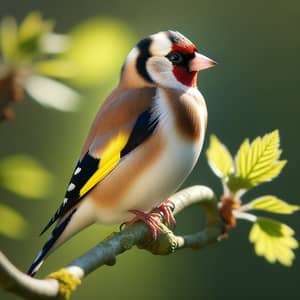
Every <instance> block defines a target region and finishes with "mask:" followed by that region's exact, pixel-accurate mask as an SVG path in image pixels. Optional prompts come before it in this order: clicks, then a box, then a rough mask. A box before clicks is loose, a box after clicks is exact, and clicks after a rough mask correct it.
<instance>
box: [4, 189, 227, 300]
mask: <svg viewBox="0 0 300 300" xmlns="http://www.w3.org/2000/svg"><path fill="white" fill-rule="evenodd" d="M169 200H171V201H172V202H173V203H174V210H173V213H174V215H176V214H177V213H179V212H181V211H182V210H184V209H185V208H187V207H189V206H191V205H195V204H198V205H200V207H202V208H203V209H204V211H205V215H206V225H205V228H204V229H203V230H202V231H199V232H196V233H194V234H188V235H182V236H181V235H174V233H173V232H172V231H171V230H170V229H169V228H167V227H166V226H165V225H164V224H163V223H161V225H160V226H161V227H162V229H163V234H162V235H161V236H160V237H159V238H158V239H157V240H156V241H152V239H151V233H150V230H149V228H148V227H147V226H146V225H145V224H144V223H141V222H139V223H136V224H134V225H132V226H128V227H127V228H125V229H124V230H122V231H121V232H118V233H112V234H111V235H110V236H109V237H107V238H106V239H105V240H104V241H102V242H101V243H99V244H98V245H97V246H96V247H95V248H93V249H91V250H90V251H88V252H87V253H85V254H84V255H82V256H81V257H79V258H78V259H76V260H74V261H73V262H71V263H70V264H69V265H68V266H67V267H65V268H64V269H62V270H61V271H58V272H55V273H53V274H50V275H49V277H51V278H46V279H34V278H31V277H29V276H27V275H26V274H24V273H22V272H21V271H20V270H18V269H17V268H16V267H15V266H14V265H13V264H12V263H10V262H9V261H8V259H7V258H6V257H5V256H4V254H2V253H1V252H0V284H1V286H2V287H3V288H4V289H5V290H7V291H10V292H12V293H14V294H16V295H19V296H20V297H23V298H30V299H61V297H63V298H68V297H69V296H70V294H71V292H72V291H73V290H74V289H75V286H76V285H77V284H78V282H79V280H81V279H82V278H84V277H85V276H87V275H88V274H89V273H91V272H92V271H94V270H95V269H97V268H99V267H101V266H102V265H105V264H106V265H113V264H114V263H115V261H116V256H117V255H119V254H121V253H123V252H125V251H127V250H129V249H130V248H132V247H133V246H135V245H136V246H138V247H139V248H142V249H145V250H148V251H151V252H152V253H153V254H158V255H167V254H171V253H172V252H174V251H175V250H179V249H184V248H193V249H200V248H202V247H205V246H207V245H209V244H211V243H215V242H217V241H218V240H219V239H220V237H221V236H222V234H223V233H224V223H223V221H222V220H221V218H220V214H219V209H218V206H217V201H216V198H215V195H214V193H213V191H212V190H211V189H210V188H208V187H205V186H193V187H190V188H187V189H184V190H182V191H180V192H178V193H176V194H174V195H173V196H172V197H170V199H169ZM161 221H163V220H161Z"/></svg>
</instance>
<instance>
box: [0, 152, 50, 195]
mask: <svg viewBox="0 0 300 300" xmlns="http://www.w3.org/2000/svg"><path fill="white" fill-rule="evenodd" d="M51 183H52V176H51V175H50V173H49V172H48V171H47V170H46V169H45V168H44V167H43V166H42V165H41V164H40V163H39V162H38V161H36V160H35V159H33V158H32V157H30V156H26V155H13V156H9V157H6V158H5V159H2V160H1V161H0V186H1V187H3V188H6V189H7V190H9V191H11V192H13V193H15V194H17V195H19V196H22V197H25V198H29V199H38V198H42V197H45V196H46V195H47V194H48V193H49V192H50V188H51Z"/></svg>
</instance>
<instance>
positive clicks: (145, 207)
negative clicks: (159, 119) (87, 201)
mask: <svg viewBox="0 0 300 300" xmlns="http://www.w3.org/2000/svg"><path fill="white" fill-rule="evenodd" d="M201 147H202V139H199V141H197V142H194V143H192V142H190V141H189V142H187V141H184V140H183V139H181V138H180V137H179V136H177V135H176V134H175V133H171V134H170V131H169V132H168V134H166V133H163V130H161V133H160V134H154V135H152V136H151V137H150V138H149V139H148V140H147V141H146V142H145V143H144V144H143V146H142V147H138V148H136V149H135V150H134V151H133V152H132V153H130V154H128V155H127V156H126V157H125V158H124V159H123V161H122V162H121V163H120V164H119V166H118V167H117V168H116V169H115V170H114V171H113V172H112V173H111V174H109V175H108V176H107V178H105V179H104V180H103V182H101V183H99V184H98V185H97V187H96V188H95V189H96V191H95V192H94V193H93V195H94V196H93V197H95V198H94V199H93V202H94V203H95V205H96V206H97V208H96V209H95V211H96V218H97V221H98V222H100V223H108V224H109V223H121V222H124V221H127V220H129V219H131V218H132V217H133V215H132V214H131V213H128V210H130V209H138V210H141V211H144V212H148V211H150V210H152V209H153V208H154V207H157V206H159V205H160V204H161V203H162V202H163V201H164V200H166V199H167V198H168V197H169V196H170V195H171V194H172V193H174V192H175V191H176V189H177V188H178V187H179V186H180V184H181V183H182V182H183V181H184V179H185V178H186V177H187V176H188V174H189V173H190V172H191V170H192V169H193V167H194V165H195V163H196V161H197V159H198V157H199V154H200V151H201Z"/></svg>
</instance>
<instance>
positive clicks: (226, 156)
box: [206, 135, 234, 178]
mask: <svg viewBox="0 0 300 300" xmlns="http://www.w3.org/2000/svg"><path fill="white" fill-rule="evenodd" d="M206 155H207V159H208V163H209V165H210V167H211V169H212V170H213V172H214V173H215V174H216V175H217V176H218V177H221V178H224V177H227V176H228V175H229V173H230V172H232V171H233V168H234V166H233V159H232V157H231V154H230V152H229V151H228V149H227V148H226V146H225V145H224V144H222V143H221V142H220V141H219V140H218V138H217V137H216V136H215V135H211V136H210V143H209V147H208V150H207V152H206Z"/></svg>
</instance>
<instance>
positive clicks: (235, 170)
mask: <svg viewBox="0 0 300 300" xmlns="http://www.w3.org/2000/svg"><path fill="white" fill-rule="evenodd" d="M279 146H280V143H279V132H278V130H275V131H273V132H271V133H269V134H266V135H264V136H263V137H257V138H256V139H255V140H254V141H253V142H252V143H251V145H250V143H249V140H248V139H246V140H245V141H244V142H243V143H242V145H241V146H240V147H239V150H238V152H237V154H236V156H235V160H234V159H233V158H232V156H231V154H230V153H229V151H228V150H227V148H226V146H225V145H223V144H222V143H221V142H220V141H219V139H218V138H217V137H216V136H214V135H212V136H211V138H210V145H209V148H208V150H207V153H206V154H207V158H208V163H209V165H210V167H211V169H212V170H213V172H214V173H215V174H216V175H217V176H218V177H219V178H221V181H222V184H223V187H224V197H223V203H222V205H225V204H224V203H225V202H226V201H227V205H228V203H230V204H229V205H230V212H229V214H230V215H232V217H233V216H234V217H236V218H241V219H246V220H249V221H251V222H254V225H253V227H252V229H251V232H250V236H249V239H250V241H251V242H252V243H254V244H255V252H256V254H257V255H260V256H264V257H265V258H266V259H267V261H269V262H271V263H274V262H276V261H278V262H280V263H282V264H283V265H286V266H290V265H292V261H293V259H294V258H295V255H294V253H293V251H292V250H293V249H296V248H297V247H298V243H297V241H296V240H295V239H294V238H293V237H292V235H293V234H294V231H293V230H291V229H290V228H289V227H288V226H287V225H285V224H282V223H279V222H277V221H274V220H271V219H266V218H261V217H259V218H257V217H256V216H255V215H253V214H249V213H247V214H244V213H243V212H244V211H249V210H262V211H266V212H271V213H279V214H292V213H293V212H295V211H297V210H299V209H300V206H297V205H290V204H288V203H286V202H284V201H282V200H280V199H278V198H277V197H275V196H263V197H260V198H258V199H255V200H253V201H252V202H250V203H248V204H244V205H240V201H241V200H240V197H241V196H242V195H243V194H244V193H245V191H247V190H249V189H251V188H253V187H254V186H256V185H258V184H260V183H263V182H267V181H271V180H272V179H274V178H275V177H277V176H278V175H279V174H280V172H281V170H282V168H283V167H284V165H285V164H286V161H285V160H282V161H279V157H280V155H281V152H282V151H281V150H280V149H279ZM224 201H225V202H224ZM226 209H227V208H226ZM221 214H222V208H221ZM226 214H227V215H228V211H227V210H226ZM231 226H235V222H234V223H232V224H231Z"/></svg>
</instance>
